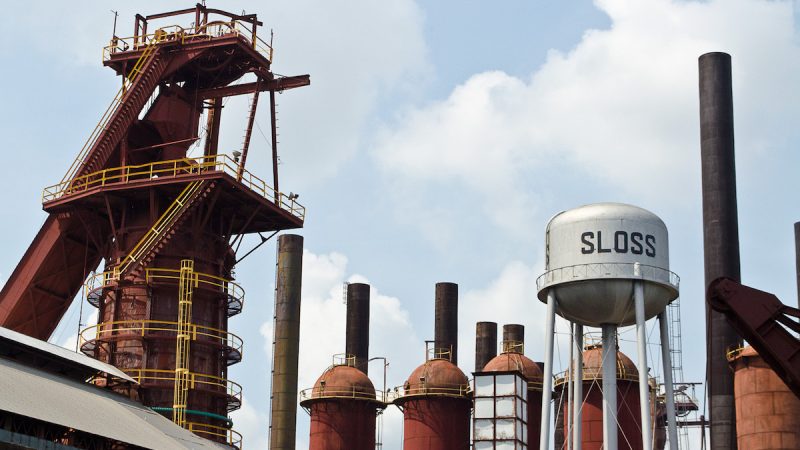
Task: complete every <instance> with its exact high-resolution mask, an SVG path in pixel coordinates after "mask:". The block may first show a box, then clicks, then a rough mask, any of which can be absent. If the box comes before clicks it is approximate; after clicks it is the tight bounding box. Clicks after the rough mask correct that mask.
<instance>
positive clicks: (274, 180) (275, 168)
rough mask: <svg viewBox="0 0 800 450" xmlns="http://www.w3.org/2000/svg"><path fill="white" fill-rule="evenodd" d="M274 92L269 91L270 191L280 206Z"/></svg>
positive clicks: (276, 119) (276, 114) (276, 115)
mask: <svg viewBox="0 0 800 450" xmlns="http://www.w3.org/2000/svg"><path fill="white" fill-rule="evenodd" d="M275 107H276V105H275V91H273V90H270V91H269V120H270V123H271V124H272V136H271V137H272V189H274V192H275V204H276V205H280V204H281V199H280V196H281V195H280V193H281V189H280V187H279V186H278V111H276V110H275Z"/></svg>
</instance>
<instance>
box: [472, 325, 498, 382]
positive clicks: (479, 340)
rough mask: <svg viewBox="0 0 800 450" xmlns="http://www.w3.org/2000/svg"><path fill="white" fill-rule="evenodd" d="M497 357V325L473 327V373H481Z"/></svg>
mask: <svg viewBox="0 0 800 450" xmlns="http://www.w3.org/2000/svg"><path fill="white" fill-rule="evenodd" d="M495 356H497V323H495V322H478V323H477V324H476V325H475V372H483V368H484V367H486V364H488V363H489V361H491V360H492V358H494V357H495Z"/></svg>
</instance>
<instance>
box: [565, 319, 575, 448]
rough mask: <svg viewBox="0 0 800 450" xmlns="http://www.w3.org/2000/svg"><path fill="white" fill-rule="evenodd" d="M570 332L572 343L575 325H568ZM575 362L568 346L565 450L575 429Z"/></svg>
mask: <svg viewBox="0 0 800 450" xmlns="http://www.w3.org/2000/svg"><path fill="white" fill-rule="evenodd" d="M569 330H570V340H571V341H572V342H574V341H575V323H574V322H573V323H570V324H569ZM574 361H575V346H574V345H570V346H569V371H568V372H567V383H566V384H565V387H564V388H565V389H567V405H568V406H567V408H568V409H567V411H566V413H567V430H566V436H565V439H564V440H566V441H567V450H572V442H573V430H574V429H575V416H574V414H573V413H574V411H575V408H573V405H575V365H574V364H573V362H574Z"/></svg>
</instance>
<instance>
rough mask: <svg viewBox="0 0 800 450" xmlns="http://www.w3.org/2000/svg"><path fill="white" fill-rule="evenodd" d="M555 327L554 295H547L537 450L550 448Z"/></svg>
mask: <svg viewBox="0 0 800 450" xmlns="http://www.w3.org/2000/svg"><path fill="white" fill-rule="evenodd" d="M555 325H556V295H555V294H554V293H553V291H550V292H548V293H547V315H546V316H545V331H544V379H543V380H542V426H541V427H540V429H541V433H542V434H541V436H540V437H539V450H549V447H550V402H551V401H552V400H553V337H554V333H555Z"/></svg>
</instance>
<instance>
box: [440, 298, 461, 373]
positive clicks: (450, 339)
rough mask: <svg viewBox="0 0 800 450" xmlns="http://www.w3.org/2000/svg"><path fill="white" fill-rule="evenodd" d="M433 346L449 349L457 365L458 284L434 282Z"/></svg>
mask: <svg viewBox="0 0 800 450" xmlns="http://www.w3.org/2000/svg"><path fill="white" fill-rule="evenodd" d="M434 341H435V343H434V347H436V348H437V349H447V350H450V351H451V357H450V360H451V361H452V362H453V364H455V365H458V285H457V284H455V283H436V310H435V316H434Z"/></svg>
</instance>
